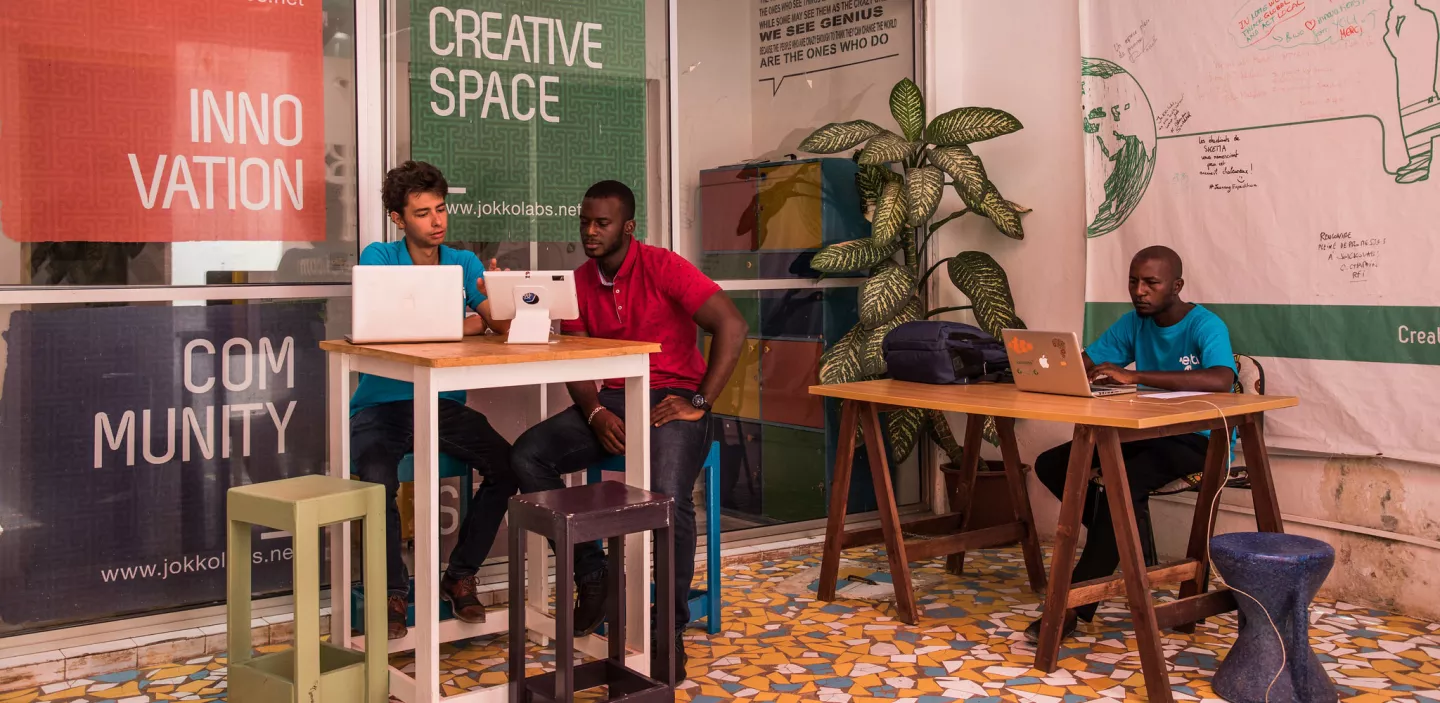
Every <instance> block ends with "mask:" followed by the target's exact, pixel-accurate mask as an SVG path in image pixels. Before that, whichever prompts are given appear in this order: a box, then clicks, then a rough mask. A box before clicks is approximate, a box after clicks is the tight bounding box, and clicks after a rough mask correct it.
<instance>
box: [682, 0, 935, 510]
mask: <svg viewBox="0 0 1440 703" xmlns="http://www.w3.org/2000/svg"><path fill="white" fill-rule="evenodd" d="M738 6H739V5H737V4H735V3H717V2H709V1H707V0H678V31H679V42H678V44H679V64H678V66H679V69H678V71H679V100H680V104H679V108H678V109H679V115H680V125H679V131H678V134H677V137H676V142H677V149H678V157H679V158H678V161H679V164H680V167H679V171H678V173H677V174H676V176H675V177H676V179H677V180H678V182H679V185H680V188H679V190H680V200H679V202H678V203H677V205H676V206H677V207H678V208H679V213H680V218H679V220H680V230H679V232H677V234H676V247H677V249H678V250H680V251H682V252H684V253H685V254H686V255H687V256H689V257H690V258H691V259H692V260H694V261H695V262H696V263H697V264H698V265H699V266H700V267H701V269H702V270H704V271H705V272H706V273H707V274H709V275H710V276H711V277H713V278H715V279H717V280H719V281H721V282H722V285H725V286H726V288H727V289H729V291H730V296H731V298H732V299H734V301H735V303H736V305H737V306H738V307H739V308H740V310H741V312H742V313H743V314H744V315H745V316H746V318H747V320H748V321H749V323H750V339H749V340H747V343H746V345H745V347H744V349H743V351H742V354H741V358H740V364H739V367H738V368H737V369H736V371H735V375H734V376H733V377H732V378H731V380H730V383H729V385H728V386H727V387H726V389H725V392H724V393H723V394H722V396H721V397H720V398H719V399H718V400H717V401H716V403H715V431H714V436H715V437H716V439H717V440H718V441H719V442H720V443H721V465H722V472H721V473H722V478H721V481H720V486H721V491H722V495H721V500H720V503H721V507H722V508H723V509H724V511H725V517H726V518H727V519H726V522H725V525H726V528H727V529H730V528H740V527H753V526H760V525H767V524H775V523H784V522H798V521H805V520H813V519H818V518H823V517H825V515H826V513H827V510H828V506H829V486H830V473H831V467H833V466H834V464H835V459H836V456H835V454H836V450H837V446H838V441H839V437H838V431H837V430H838V427H839V419H840V415H839V407H838V404H837V403H835V402H834V401H824V400H822V399H820V398H818V397H816V396H812V395H810V393H809V391H808V388H809V387H810V386H811V385H815V384H818V383H819V379H818V365H819V360H820V355H821V354H822V353H823V352H824V350H825V348H826V346H827V345H828V344H831V343H833V342H835V341H836V340H838V339H839V338H840V337H841V336H842V335H844V334H845V333H846V332H847V331H848V330H849V329H850V328H851V327H852V326H854V325H855V324H857V323H858V318H857V313H856V291H857V288H855V287H854V286H858V285H859V283H860V282H861V281H862V280H863V278H862V277H860V276H858V275H857V276H850V277H837V278H841V280H840V281H838V283H839V286H838V287H825V288H796V287H794V286H795V285H796V279H806V278H814V277H816V276H817V275H818V274H817V273H816V272H815V271H814V270H813V269H811V268H810V265H809V264H810V260H811V259H812V258H813V257H814V255H815V253H816V252H817V251H819V250H820V248H822V247H823V246H825V245H828V244H833V243H836V242H841V241H847V240H851V239H857V238H860V237H866V236H869V234H870V224H869V222H868V221H867V220H866V218H865V213H864V209H863V205H862V202H861V200H860V196H859V192H858V190H857V188H856V185H855V173H856V170H857V168H856V165H855V163H854V161H853V159H852V154H849V153H841V154H833V155H823V156H822V155H816V154H806V153H803V152H801V151H800V148H799V147H800V142H801V141H802V140H803V139H804V138H805V137H806V136H808V135H809V134H810V132H811V131H813V130H814V129H815V128H817V127H820V126H822V125H824V124H826V123H829V122H844V121H850V120H859V119H864V120H870V121H872V122H875V123H877V124H881V125H888V124H890V123H891V122H892V118H891V117H890V108H889V96H890V90H891V87H892V86H893V85H894V84H895V83H896V82H897V81H899V80H901V79H902V78H911V79H912V80H913V79H914V78H915V56H916V51H915V48H916V42H915V38H914V24H915V23H914V13H915V8H914V3H912V2H910V1H909V0H857V1H856V2H846V3H798V2H789V1H786V0H753V1H751V2H747V3H744V4H743V7H744V8H745V9H744V10H743V11H737V10H736V8H737V7H738ZM845 278H848V279H849V280H845ZM835 283H836V282H834V281H832V282H831V283H829V284H827V285H834V284H835ZM702 343H703V340H702ZM919 454H921V452H914V453H912V454H911V456H910V457H909V458H907V460H906V461H905V462H902V463H900V464H898V465H894V466H892V467H891V470H892V477H893V479H894V481H895V491H896V496H897V499H898V500H899V502H900V503H901V504H913V503H918V502H919V501H920V500H921V499H922V497H923V495H922V493H923V492H922V489H921V485H920V484H921V481H920V468H919V467H920V464H919V458H918V455H919ZM866 466H868V463H867V458H866V455H865V451H864V450H863V449H862V450H860V451H858V452H857V453H856V456H855V474H854V478H853V479H852V482H851V491H850V496H849V503H848V511H849V512H850V513H852V514H853V513H858V512H865V511H870V510H874V509H875V508H876V501H875V495H874V488H873V485H872V484H871V482H870V480H869V472H868V470H866V468H865V467H866Z"/></svg>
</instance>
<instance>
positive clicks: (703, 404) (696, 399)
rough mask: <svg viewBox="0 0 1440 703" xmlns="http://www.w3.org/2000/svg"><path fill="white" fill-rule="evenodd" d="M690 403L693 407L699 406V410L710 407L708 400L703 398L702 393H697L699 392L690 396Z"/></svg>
mask: <svg viewBox="0 0 1440 703" xmlns="http://www.w3.org/2000/svg"><path fill="white" fill-rule="evenodd" d="M690 404H691V405H693V406H695V407H697V408H699V409H701V410H709V409H710V401H708V400H705V396H704V395H701V394H699V393H696V394H695V395H694V396H692V397H691V398H690Z"/></svg>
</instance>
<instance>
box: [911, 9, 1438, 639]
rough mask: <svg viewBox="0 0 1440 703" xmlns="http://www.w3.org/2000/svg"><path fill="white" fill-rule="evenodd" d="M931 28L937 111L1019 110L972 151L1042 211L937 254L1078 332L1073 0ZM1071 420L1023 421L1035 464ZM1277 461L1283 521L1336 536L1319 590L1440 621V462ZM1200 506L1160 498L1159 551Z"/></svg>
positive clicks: (1044, 526) (1034, 485) (1223, 524)
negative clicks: (978, 262) (970, 263)
mask: <svg viewBox="0 0 1440 703" xmlns="http://www.w3.org/2000/svg"><path fill="white" fill-rule="evenodd" d="M927 36H928V42H929V52H930V54H931V61H932V68H931V71H932V80H931V86H932V87H931V89H930V91H929V93H928V95H929V97H930V99H931V105H930V108H929V112H930V114H931V116H933V115H936V114H939V113H940V112H943V111H945V110H949V109H952V108H955V107H959V106H962V105H982V106H990V107H997V108H1002V109H1005V110H1008V111H1010V112H1011V113H1013V114H1014V115H1015V116H1016V117H1018V118H1019V119H1020V120H1021V122H1022V123H1024V125H1025V129H1024V130H1022V131H1020V132H1018V133H1016V134H1013V135H1009V136H1006V137H1002V138H999V139H996V140H993V141H990V142H985V143H982V144H980V145H978V147H977V148H976V152H977V153H979V154H980V155H981V156H982V157H983V158H984V159H985V165H986V167H987V169H988V171H989V173H990V175H991V177H992V179H993V180H994V181H995V183H996V185H998V186H999V188H1000V189H1001V192H1003V193H1004V194H1005V196H1006V197H1007V198H1009V199H1011V200H1014V201H1016V202H1019V203H1022V204H1024V205H1027V206H1029V207H1032V208H1034V210H1035V212H1034V213H1032V214H1030V215H1027V216H1026V217H1025V229H1026V238H1025V241H1023V242H1012V241H1009V240H1007V239H1005V238H1004V237H1002V236H1000V235H999V234H997V233H996V232H995V231H994V230H993V229H992V228H991V227H990V226H989V225H988V224H987V223H985V222H983V221H980V220H978V219H976V220H971V221H967V222H964V223H963V224H960V225H952V226H950V227H947V228H946V229H945V230H944V231H943V232H942V234H941V235H940V236H938V237H937V239H938V240H939V253H940V255H942V256H944V255H948V254H953V253H955V252H958V251H961V250H964V249H980V250H983V251H986V252H989V253H990V254H992V255H993V256H995V258H996V259H997V260H998V261H999V262H1000V263H1001V265H1003V266H1004V267H1005V269H1006V271H1007V272H1008V274H1009V276H1010V282H1011V287H1012V289H1013V291H1014V293H1015V298H1016V304H1017V306H1018V309H1019V312H1020V315H1021V317H1023V318H1024V319H1025V321H1026V323H1027V324H1028V325H1029V326H1030V327H1032V328H1038V329H1071V330H1077V331H1078V330H1080V329H1081V325H1082V322H1083V319H1084V309H1083V301H1084V299H1085V257H1086V249H1085V236H1084V221H1085V216H1084V206H1085V193H1084V178H1083V159H1082V152H1081V148H1082V141H1081V132H1080V129H1079V126H1078V123H1079V119H1078V118H1079V114H1078V110H1079V105H1080V96H1079V79H1078V73H1079V56H1080V41H1079V36H1080V25H1079V12H1078V4H1065V3H1054V2H1049V1H1047V0H1011V1H1010V2H1005V3H993V2H958V1H953V0H931V14H930V21H929V26H928V27H927ZM952 200H955V199H954V196H953V195H952V196H951V197H950V198H949V199H947V201H946V203H945V205H942V212H948V211H949V209H950V208H951V207H952V206H954V205H956V204H958V203H956V202H952ZM966 219H967V220H969V219H970V218H966ZM942 291H943V292H942V294H941V295H940V296H939V298H937V301H938V302H937V304H938V305H955V304H963V300H962V298H961V296H960V295H959V294H958V293H955V292H954V289H953V288H950V287H949V286H948V285H946V286H943V287H942ZM960 420H961V418H958V417H957V418H952V424H953V425H954V426H955V427H957V428H958V427H960V426H961V424H960ZM1069 432H1070V428H1069V427H1062V426H1058V425H1054V424H1047V423H1026V422H1022V423H1021V424H1020V432H1019V434H1020V451H1021V455H1022V457H1023V458H1024V460H1025V461H1026V462H1032V461H1033V460H1034V457H1035V456H1036V455H1037V454H1038V453H1039V452H1041V451H1043V450H1044V449H1046V448H1048V447H1050V446H1052V445H1054V444H1057V443H1059V442H1062V441H1065V440H1067V439H1069ZM1272 472H1273V473H1274V475H1275V480H1276V483H1277V487H1278V494H1279V502H1280V509H1281V511H1282V512H1283V513H1284V514H1286V516H1287V523H1286V530H1287V531H1289V532H1292V533H1295V534H1304V535H1308V536H1311V537H1315V538H1317V539H1321V540H1324V541H1326V542H1328V543H1330V544H1331V545H1333V546H1334V547H1335V548H1336V551H1337V555H1338V557H1337V560H1336V564H1335V567H1334V570H1333V571H1332V572H1331V575H1330V577H1329V580H1328V581H1327V582H1326V585H1325V588H1324V590H1323V591H1322V593H1324V594H1325V595H1327V596H1329V597H1332V598H1338V599H1342V600H1346V601H1350V602H1354V603H1360V604H1365V605H1370V606H1373V607H1377V608H1383V609H1387V610H1391V611H1395V612H1400V613H1405V614H1408V615H1412V616H1416V617H1423V618H1428V619H1440V601H1437V599H1436V598H1435V597H1434V594H1435V593H1436V592H1437V591H1440V467H1435V466H1428V465H1421V464H1415V463H1410V462H1402V461H1397V460H1393V459H1389V458H1386V457H1361V458H1356V457H1333V456H1316V455H1309V456H1272ZM1030 493H1031V499H1032V504H1033V506H1034V508H1035V516H1036V518H1037V520H1038V521H1039V524H1040V528H1041V531H1042V533H1044V534H1045V535H1046V536H1047V537H1052V536H1053V534H1054V525H1055V522H1056V518H1057V513H1058V511H1059V504H1058V502H1057V501H1056V500H1055V499H1054V498H1052V497H1051V496H1050V494H1049V492H1048V491H1047V490H1045V488H1044V487H1042V486H1040V484H1039V483H1038V482H1037V481H1035V480H1034V479H1033V477H1032V479H1031V481H1030ZM1190 495H1191V496H1193V494H1190ZM1192 499H1193V498H1192ZM1179 500H1183V499H1179ZM1223 503H1224V507H1223V508H1222V509H1221V512H1220V517H1219V519H1218V522H1217V526H1216V532H1217V533H1224V532H1233V531H1250V530H1254V529H1255V523H1254V518H1253V517H1252V516H1251V515H1250V514H1248V513H1246V512H1244V511H1245V510H1246V509H1248V507H1249V506H1250V494H1249V492H1248V491H1230V492H1227V493H1225V494H1224V495H1223ZM1192 515H1193V508H1192V507H1191V506H1190V505H1189V504H1183V503H1181V502H1177V501H1175V500H1172V499H1157V500H1154V501H1152V518H1153V522H1154V526H1155V532H1156V541H1157V545H1158V547H1159V551H1160V553H1161V555H1162V557H1165V556H1170V557H1175V556H1180V555H1182V554H1183V553H1184V550H1185V545H1186V541H1187V538H1188V533H1189V529H1190V522H1191V518H1192ZM1317 523H1319V524H1317ZM1347 526H1353V527H1347ZM1356 529H1358V530H1361V531H1362V532H1357V531H1356ZM1397 535H1400V536H1403V537H1402V538H1397V537H1396V536H1397Z"/></svg>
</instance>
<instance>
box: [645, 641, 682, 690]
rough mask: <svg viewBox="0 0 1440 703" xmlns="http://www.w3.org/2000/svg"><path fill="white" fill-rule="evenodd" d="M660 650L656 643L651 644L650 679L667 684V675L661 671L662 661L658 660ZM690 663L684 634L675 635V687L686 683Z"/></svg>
mask: <svg viewBox="0 0 1440 703" xmlns="http://www.w3.org/2000/svg"><path fill="white" fill-rule="evenodd" d="M658 656H659V650H657V649H656V646H655V643H654V642H651V643H650V678H652V679H655V680H656V681H659V682H661V683H664V682H665V674H664V673H663V672H661V671H660V661H659V659H658V658H657V657H658ZM689 663H690V657H689V655H687V654H685V637H684V635H683V633H680V632H677V633H675V685H676V686H679V685H680V684H682V683H684V682H685V679H686V675H685V666H686V665H687V664H689Z"/></svg>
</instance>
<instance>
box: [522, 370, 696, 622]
mask: <svg viewBox="0 0 1440 703" xmlns="http://www.w3.org/2000/svg"><path fill="white" fill-rule="evenodd" d="M694 394H695V392H694V391H692V390H685V389H675V388H667V389H656V390H652V391H650V405H651V407H654V405H655V404H656V403H659V402H660V401H661V400H663V399H664V398H665V396H667V395H679V396H683V397H684V398H686V399H687V400H688V399H689V398H690V397H691V396H693V395H694ZM600 404H601V405H603V406H605V408H606V409H608V410H609V411H610V412H613V413H615V414H616V415H618V416H620V418H621V419H624V418H625V391H623V390H620V389H608V388H607V389H604V390H601V391H600ZM640 431H643V430H642V429H638V428H633V427H628V426H627V427H626V428H625V433H626V437H631V436H634V434H633V433H635V432H640ZM709 445H710V414H709V413H706V414H705V417H703V418H701V419H699V420H696V421H693V422H686V421H684V420H674V421H672V422H669V423H666V424H665V425H663V426H661V427H652V428H650V490H652V491H655V492H656V493H663V494H665V495H667V496H671V497H672V498H674V499H675V529H674V534H675V562H674V563H675V627H676V628H677V629H684V627H685V624H686V623H689V622H690V603H689V593H690V581H691V579H693V578H694V577H695V501H694V499H693V497H692V496H691V492H692V491H693V490H694V488H695V479H697V478H698V477H699V476H700V468H701V465H702V464H703V463H704V461H705V454H706V452H707V450H708V448H709ZM607 456H610V453H609V452H607V451H605V448H604V447H602V446H600V440H599V439H596V437H595V433H593V432H591V431H590V425H589V424H588V423H587V422H586V419H585V416H584V415H583V414H581V413H580V409H579V408H576V407H571V408H569V409H567V410H565V411H564V412H561V413H560V414H558V415H556V416H555V417H552V418H550V419H549V420H546V421H544V422H542V423H540V424H538V425H536V426H534V427H531V428H530V429H528V430H526V431H525V434H522V435H520V439H517V440H515V453H514V455H513V458H512V461H513V462H514V465H515V477H516V478H517V479H518V480H519V481H520V490H521V491H523V492H525V493H534V492H536V491H548V490H553V489H556V488H564V487H565V481H564V479H562V478H561V476H563V475H564V474H568V473H571V472H574V471H580V470H583V469H586V468H589V466H590V465H591V464H594V463H595V462H597V461H600V460H601V459H603V458H605V457H607ZM551 546H552V547H553V546H554V545H553V544H552V545H551ZM604 567H605V551H604V550H603V549H601V548H600V546H599V545H598V544H596V543H594V542H587V543H585V544H577V545H575V581H576V582H577V583H578V582H580V581H583V580H585V578H586V577H588V576H590V575H592V574H594V573H596V572H598V571H599V570H601V569H603V568H604Z"/></svg>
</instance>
